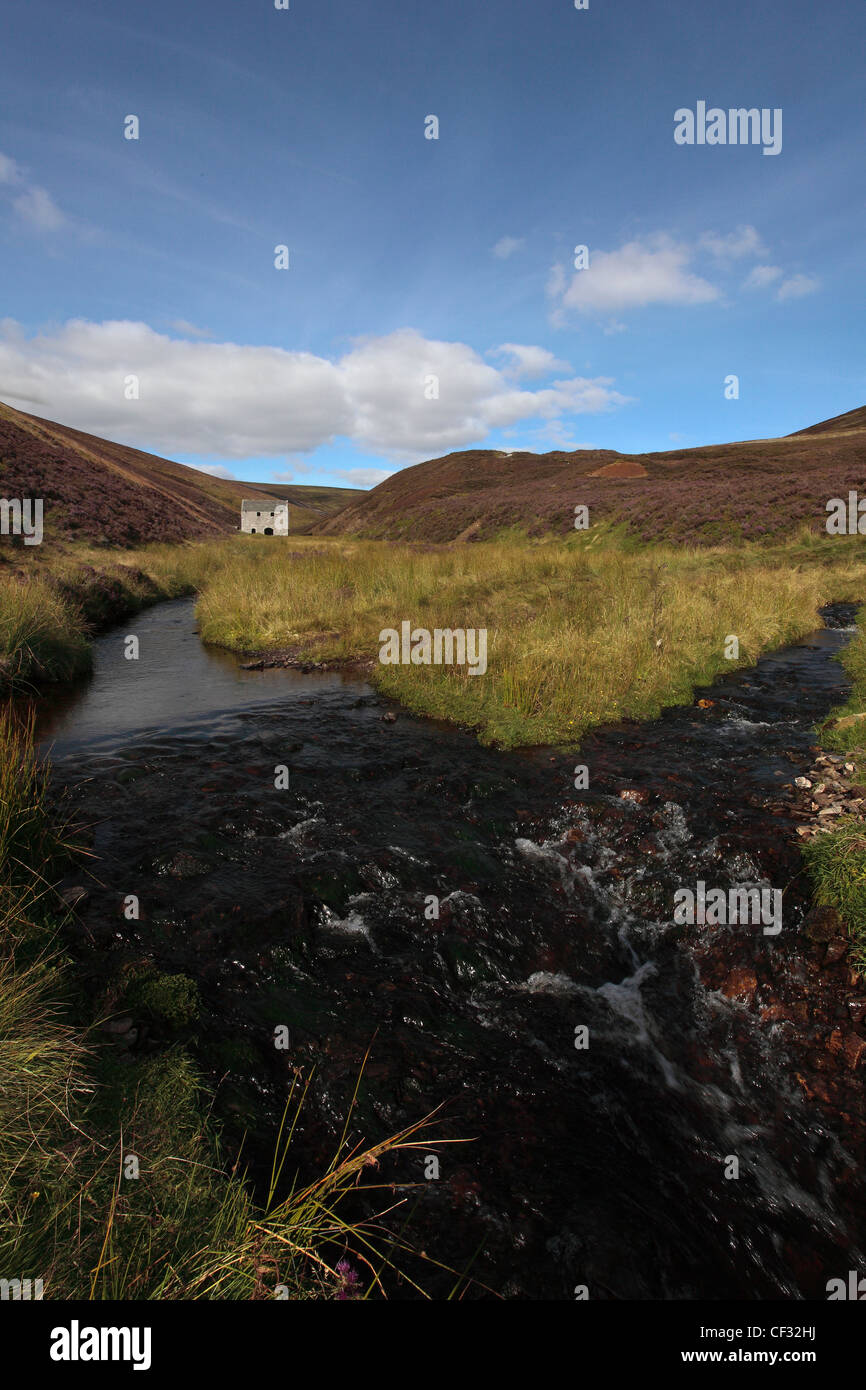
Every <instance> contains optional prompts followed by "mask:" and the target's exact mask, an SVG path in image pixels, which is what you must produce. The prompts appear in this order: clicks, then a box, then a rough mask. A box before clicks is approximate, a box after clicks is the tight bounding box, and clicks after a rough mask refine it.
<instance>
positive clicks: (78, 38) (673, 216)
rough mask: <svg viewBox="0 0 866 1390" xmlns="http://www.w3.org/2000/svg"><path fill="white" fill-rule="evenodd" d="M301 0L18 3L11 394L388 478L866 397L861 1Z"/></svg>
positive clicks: (728, 433) (108, 424) (4, 375)
mask: <svg viewBox="0 0 866 1390" xmlns="http://www.w3.org/2000/svg"><path fill="white" fill-rule="evenodd" d="M277 3H281V4H286V5H287V7H286V8H280V9H277V8H276V4H275V3H274V0H243V3H239V2H238V0H208V3H204V2H203V0H185V2H184V3H180V4H179V3H177V0H172V3H167V0H148V3H147V4H146V5H110V4H108V3H105V0H102V2H101V3H94V0H76V4H75V5H74V6H71V5H68V4H66V3H60V0H40V3H39V4H38V5H34V4H33V3H32V0H5V3H4V17H3V28H4V34H3V48H2V59H0V64H2V69H0V70H2V75H3V81H2V87H0V288H2V296H0V400H4V401H6V402H7V403H8V404H10V405H13V406H16V407H17V408H19V409H22V410H26V411H29V412H30V413H32V414H35V415H41V416H44V417H47V418H49V419H53V420H58V421H60V422H62V423H64V424H68V425H72V426H75V427H76V428H79V429H84V430H87V431H90V432H91V433H94V434H98V435H102V436H104V437H106V438H110V439H114V440H118V441H120V442H121V443H125V444H130V445H134V446H135V447H138V448H143V449H147V450H150V451H152V452H155V453H159V454H162V455H164V456H166V457H169V458H173V459H177V460H180V461H181V462H185V463H190V464H192V465H193V466H196V467H200V468H204V469H206V470H208V471H211V472H214V473H217V474H218V475H221V476H233V477H236V478H240V479H247V480H256V481H289V482H292V481H293V482H298V483H327V484H332V485H342V486H358V487H369V486H373V485H374V484H375V483H376V482H378V481H381V479H382V478H384V477H386V476H387V475H388V474H389V473H392V472H394V471H395V470H396V469H399V468H402V467H406V466H407V465H408V464H412V463H417V462H419V461H421V460H422V459H427V458H434V457H437V456H439V455H442V454H445V453H448V452H450V451H452V450H456V449H471V448H498V449H526V448H528V449H532V450H534V451H537V452H541V453H543V452H547V451H548V450H552V449H575V448H588V447H593V448H610V449H618V450H621V451H623V452H641V451H645V450H666V449H675V448H680V447H689V446H694V445H700V444H708V443H716V442H722V441H730V440H738V439H749V438H766V437H769V436H772V435H777V434H786V433H790V432H792V431H794V430H796V429H799V428H803V427H805V426H807V425H809V424H812V423H815V422H816V421H818V420H822V419H826V418H828V417H830V416H833V415H836V414H839V413H841V412H843V411H846V410H851V409H853V408H855V407H857V406H861V405H863V404H864V403H866V365H864V359H863V353H862V336H863V334H862V324H863V320H864V308H866V303H864V300H866V295H864V284H866V280H864V238H866V232H864V226H866V219H864V215H863V193H864V150H866V140H864V134H866V132H864V125H866V103H864V100H863V55H864V48H866V44H864V40H866V10H864V7H863V6H862V5H852V4H851V3H850V0H823V3H821V4H820V5H819V4H816V3H806V0H774V3H768V2H767V0H728V3H726V4H724V5H721V4H717V5H714V4H710V3H706V2H705V0H701V2H700V3H692V4H680V5H671V4H665V5H661V4H658V3H656V4H644V3H639V2H638V0H588V4H587V5H586V7H585V8H582V9H577V8H576V6H575V3H574V0H495V3H493V2H492V0H486V3H482V0H435V2H434V0H366V3H364V4H359V3H356V2H355V3H353V0H277ZM698 103H705V108H701V109H705V110H706V111H707V112H709V113H711V114H710V115H709V116H708V117H706V118H704V117H701V114H700V110H699V106H698ZM738 108H747V109H753V108H754V109H756V110H758V111H759V112H766V122H767V124H766V128H765V132H764V133H763V134H761V133H759V132H757V131H756V135H758V137H759V138H758V143H736V142H735V140H734V139H733V138H732V139H731V140H728V139H727V134H728V133H729V132H728V125H729V124H733V123H731V122H728V118H727V113H728V112H729V111H731V110H734V109H738ZM713 111H718V112H719V113H720V115H721V116H722V117H724V122H723V127H724V128H722V127H720V125H719V120H718V118H717V117H715V116H713V115H712V112H713ZM683 112H693V113H694V131H693V133H694V137H695V142H694V143H682V142H680V140H679V139H677V138H675V135H676V134H677V132H679V136H680V137H682V138H683V139H684V138H685V136H686V135H687V134H688V133H689V131H688V122H687V120H686V118H685V117H684V116H683V115H682V113H683ZM677 113H680V114H679V115H678V114H677ZM129 117H135V118H137V127H138V128H137V132H136V131H135V123H132V122H130V120H129ZM432 117H435V118H436V122H438V129H437V128H436V125H435V123H434V122H433V121H432V120H431V118H432ZM707 120H709V121H710V122H711V123H713V122H714V123H715V124H714V125H713V126H712V129H711V130H710V132H709V134H710V135H711V136H712V142H711V141H710V140H709V139H708V140H707V142H705V143H698V136H697V132H698V131H699V127H700V133H701V134H703V133H704V130H705V129H706V121H707ZM720 129H721V130H722V133H723V134H725V136H726V142H725V143H718V136H719V133H720ZM132 133H137V136H138V138H137V139H133V138H127V137H128V136H129V135H130V134H132ZM434 134H435V135H437V136H438V138H430V137H431V136H432V135H434ZM730 134H731V135H732V136H734V135H735V134H736V132H735V131H734V130H731V131H730ZM774 147H777V148H775V152H773V150H774ZM280 247H282V248H285V250H284V251H283V252H282V253H281V252H279V251H278V249H277V248H280ZM578 247H585V248H586V250H585V252H578V253H577V254H576V248H578ZM286 261H287V262H288V265H287V266H286V267H285V268H283V266H281V265H280V262H283V263H285V262H286ZM576 262H577V263H578V264H576ZM732 378H734V379H735V380H732Z"/></svg>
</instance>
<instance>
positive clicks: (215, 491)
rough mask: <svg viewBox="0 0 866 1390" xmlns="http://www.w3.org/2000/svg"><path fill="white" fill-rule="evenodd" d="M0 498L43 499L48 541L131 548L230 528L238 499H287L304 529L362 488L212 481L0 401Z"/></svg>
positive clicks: (296, 525)
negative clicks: (78, 541)
mask: <svg viewBox="0 0 866 1390" xmlns="http://www.w3.org/2000/svg"><path fill="white" fill-rule="evenodd" d="M0 496H3V497H7V498H13V497H19V498H21V497H31V498H37V497H41V498H42V499H43V503H44V511H45V532H46V536H48V537H50V538H54V539H57V540H66V541H71V540H82V541H89V542H94V541H101V542H107V543H109V544H111V545H121V546H132V545H142V544H145V543H147V542H149V541H157V540H158V541H181V540H190V539H195V538H199V537H206V536H214V535H220V534H230V533H231V532H233V531H234V530H235V529H236V528H237V526H238V523H239V519H240V505H241V498H242V497H259V496H261V497H274V496H280V497H285V498H288V500H289V502H290V504H291V506H292V510H291V512H290V524H291V529H292V531H293V532H300V533H303V532H306V531H309V530H310V529H311V528H312V527H313V526H314V525H315V524H317V523H321V522H322V521H324V520H326V519H327V518H328V517H329V516H331V515H332V514H333V513H334V512H336V511H338V510H340V509H341V508H342V507H344V506H345V505H346V504H347V503H349V502H353V501H357V500H358V498H360V497H362V496H363V493H361V492H358V491H357V490H356V489H353V488H327V487H303V486H294V485H285V484H279V483H277V484H270V483H245V482H235V481H229V480H226V479H223V478H214V477H211V476H210V474H208V473H202V472H199V470H198V469H196V468H189V467H187V465H186V464H183V463H173V462H171V460H169V459H164V458H160V457H159V456H158V455H156V454H148V453H144V452H143V451H142V450H140V449H131V448H128V447H127V446H126V445H123V444H114V443H112V442H111V441H110V440H107V439H100V438H98V437H97V436H96V435H92V434H84V433H83V432H82V431H81V430H74V429H70V428H69V427H68V426H66V425H59V424H56V423H55V422H54V421H52V420H42V419H40V418H39V417H38V416H36V415H27V414H25V413H24V412H23V411H20V410H14V409H13V408H12V407H11V406H8V405H4V404H3V403H2V402H0ZM3 539H4V540H5V541H6V543H7V544H9V543H10V542H9V541H8V540H6V538H3Z"/></svg>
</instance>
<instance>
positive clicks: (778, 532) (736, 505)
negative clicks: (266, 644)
mask: <svg viewBox="0 0 866 1390" xmlns="http://www.w3.org/2000/svg"><path fill="white" fill-rule="evenodd" d="M849 488H855V489H859V490H860V491H861V492H862V493H864V494H866V410H863V409H861V410H855V411H851V412H850V413H849V414H848V415H843V416H840V417H838V418H837V419H835V420H828V421H826V422H825V423H824V424H822V425H815V426H812V427H811V428H810V429H808V430H802V431H800V432H799V433H798V434H795V435H789V436H787V437H785V438H780V439H757V440H747V441H745V442H744V443H739V444H717V445H709V446H707V447H704V448H699V449H688V450H672V451H671V452H669V453H656V454H634V455H629V454H618V453H615V452H614V451H602V450H578V451H577V452H575V453H563V452H555V453H549V454H530V453H512V454H505V453H502V452H499V451H496V450H489V449H487V450H469V451H466V452H463V453H454V454H448V455H446V456H445V457H444V458H438V459H431V460H429V461H428V462H426V463H419V464H416V465H415V466H414V467H412V468H405V469H403V470H402V471H401V472H399V473H397V474H395V475H394V476H393V477H391V478H388V479H386V481H385V482H383V483H380V484H379V486H378V487H376V488H373V490H372V491H371V492H369V493H366V494H365V495H364V496H363V497H362V498H361V499H360V500H359V501H357V502H355V503H353V504H352V505H351V506H349V507H347V508H346V509H345V510H344V511H342V512H341V513H340V514H339V515H338V516H335V517H333V518H331V519H330V520H329V521H326V522H324V523H322V524H321V525H319V526H317V527H316V528H315V529H316V531H318V532H320V533H322V534H326V535H328V534H329V535H358V536H365V537H370V538H373V539H389V538H391V539H404V540H409V539H414V540H430V541H452V540H456V539H461V538H462V539H488V538H490V537H492V536H495V535H496V534H497V533H498V532H500V531H502V530H503V529H505V528H507V527H510V526H516V527H519V528H521V529H522V530H525V531H526V532H528V533H529V534H530V535H540V534H544V533H554V534H562V535H564V534H567V533H568V532H569V531H570V530H571V529H572V528H573V525H574V508H575V506H577V505H579V504H584V505H586V506H588V507H589V512H590V520H591V521H593V522H594V521H599V520H610V521H614V522H622V523H624V524H625V525H626V526H627V527H628V529H629V531H631V532H632V533H633V534H634V535H636V536H638V537H640V538H642V539H643V540H660V539H668V540H676V541H686V542H689V543H692V544H709V543H712V542H715V541H720V540H737V539H740V538H743V539H748V540H757V539H761V538H762V537H766V536H782V535H784V534H785V533H786V532H788V531H790V530H791V529H792V527H794V526H796V525H797V524H799V523H806V524H808V525H811V526H812V527H813V528H814V529H816V530H818V529H821V528H822V527H823V525H824V522H825V520H826V511H825V503H826V502H827V500H828V499H829V498H831V497H836V496H841V495H844V494H845V493H846V492H847V491H848V489H849Z"/></svg>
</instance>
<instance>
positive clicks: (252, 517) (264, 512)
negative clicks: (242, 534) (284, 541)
mask: <svg viewBox="0 0 866 1390" xmlns="http://www.w3.org/2000/svg"><path fill="white" fill-rule="evenodd" d="M241 530H242V531H246V532H247V533H248V534H250V535H254V534H255V533H256V532H258V534H259V535H261V536H287V535H288V534H289V504H288V502H281V501H280V499H279V498H278V497H257V498H253V500H252V501H250V500H249V499H248V498H246V497H245V498H244V499H243V501H242V502H241Z"/></svg>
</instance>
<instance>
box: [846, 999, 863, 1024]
mask: <svg viewBox="0 0 866 1390" xmlns="http://www.w3.org/2000/svg"><path fill="white" fill-rule="evenodd" d="M848 1012H849V1014H850V1015H851V1022H852V1023H853V1024H854V1026H855V1028H856V1027H859V1026H860V1025H861V1024H862V1023H864V1022H866V999H849V1000H848Z"/></svg>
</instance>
